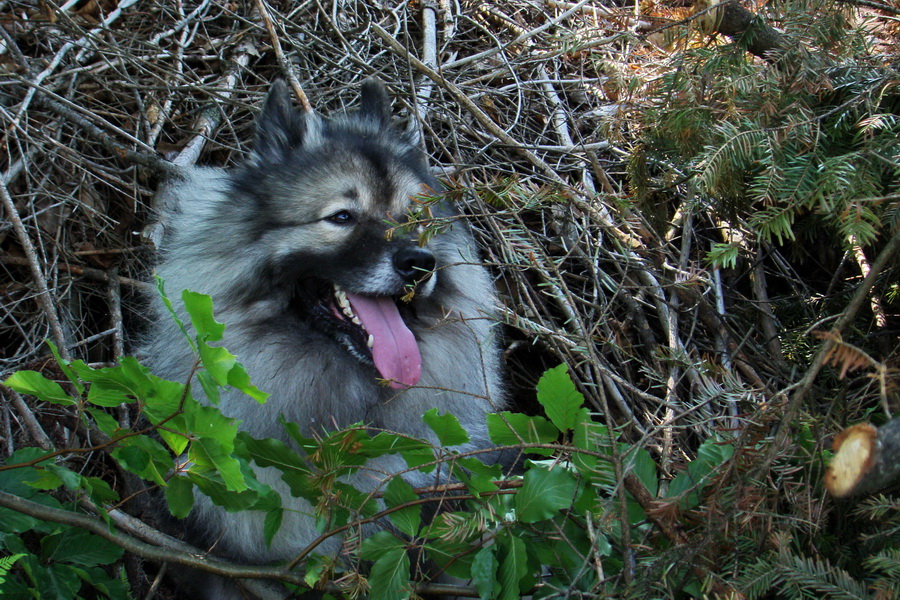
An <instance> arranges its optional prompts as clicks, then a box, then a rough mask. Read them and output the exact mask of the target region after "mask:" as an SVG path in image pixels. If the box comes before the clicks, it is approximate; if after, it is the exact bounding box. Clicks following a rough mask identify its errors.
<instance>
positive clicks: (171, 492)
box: [166, 475, 194, 519]
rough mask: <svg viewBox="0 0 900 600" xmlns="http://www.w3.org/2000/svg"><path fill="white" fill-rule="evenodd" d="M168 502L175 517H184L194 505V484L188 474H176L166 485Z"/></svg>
mask: <svg viewBox="0 0 900 600" xmlns="http://www.w3.org/2000/svg"><path fill="white" fill-rule="evenodd" d="M166 503H167V504H168V505H169V512H170V513H172V515H173V516H174V517H177V518H179V519H183V518H185V517H186V516H188V515H189V514H190V512H191V509H192V508H193V507H194V485H193V484H192V483H191V480H190V478H188V477H187V476H186V475H175V476H174V477H172V478H171V479H169V485H167V486H166Z"/></svg>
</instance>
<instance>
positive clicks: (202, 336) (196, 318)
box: [181, 290, 225, 342]
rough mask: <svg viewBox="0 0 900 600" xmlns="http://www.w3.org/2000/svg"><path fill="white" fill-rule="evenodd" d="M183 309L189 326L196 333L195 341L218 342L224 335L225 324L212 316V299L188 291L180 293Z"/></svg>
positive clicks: (205, 295)
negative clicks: (188, 316)
mask: <svg viewBox="0 0 900 600" xmlns="http://www.w3.org/2000/svg"><path fill="white" fill-rule="evenodd" d="M181 300H182V301H183V302H184V308H185V310H186V311H187V313H188V315H190V317H191V324H192V325H193V326H194V330H195V331H196V332H197V339H199V340H202V341H204V342H218V341H219V340H221V339H222V335H223V334H224V333H225V324H224V323H219V322H218V321H216V318H215V316H213V302H212V298H211V297H210V296H208V295H207V294H200V293H197V292H192V291H190V290H183V291H182V292H181Z"/></svg>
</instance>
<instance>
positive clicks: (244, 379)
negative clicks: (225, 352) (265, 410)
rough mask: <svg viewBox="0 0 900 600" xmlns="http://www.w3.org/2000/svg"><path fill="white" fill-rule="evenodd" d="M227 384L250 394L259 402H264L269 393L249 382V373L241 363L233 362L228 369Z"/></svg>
mask: <svg viewBox="0 0 900 600" xmlns="http://www.w3.org/2000/svg"><path fill="white" fill-rule="evenodd" d="M228 385H230V386H231V387H233V388H234V389H236V390H240V391H241V392H243V393H244V394H246V395H248V396H250V397H251V398H253V399H254V400H256V401H257V402H259V403H260V404H265V402H266V400H268V398H269V396H270V395H271V394H268V393H266V392H264V391H262V390H260V389H259V388H258V387H256V386H255V385H252V384H251V383H250V375H248V374H247V370H246V369H245V368H244V365H242V364H241V363H235V364H234V366H233V367H231V370H230V371H228Z"/></svg>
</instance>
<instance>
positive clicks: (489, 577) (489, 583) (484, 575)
mask: <svg viewBox="0 0 900 600" xmlns="http://www.w3.org/2000/svg"><path fill="white" fill-rule="evenodd" d="M496 548H497V546H486V547H484V548H482V549H481V550H479V551H478V553H477V554H475V560H474V561H472V583H473V584H474V585H475V589H476V590H478V597H479V598H481V600H490V599H491V598H496V597H497V595H498V594H499V593H500V582H499V581H497V567H498V566H499V563H498V562H497V557H496V556H494V550H496Z"/></svg>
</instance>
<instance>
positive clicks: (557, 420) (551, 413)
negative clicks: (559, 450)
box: [537, 363, 584, 433]
mask: <svg viewBox="0 0 900 600" xmlns="http://www.w3.org/2000/svg"><path fill="white" fill-rule="evenodd" d="M568 368H569V367H568V365H566V364H565V363H563V364H561V365H559V366H557V367H554V368H552V369H548V370H547V371H545V372H544V375H543V376H542V377H541V379H540V381H538V384H537V399H538V402H540V403H541V405H542V406H543V407H544V411H545V412H546V413H547V416H548V417H549V418H550V420H551V421H552V422H553V424H554V425H556V427H557V429H559V430H560V431H561V432H563V433H565V432H566V431H568V430H570V429H572V428H573V427H574V426H575V423H576V420H577V417H578V412H579V410H580V409H581V407H582V406H583V405H584V396H583V395H582V394H581V392H579V391H578V390H577V389H575V384H574V383H573V382H572V378H571V377H570V376H569V372H568Z"/></svg>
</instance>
